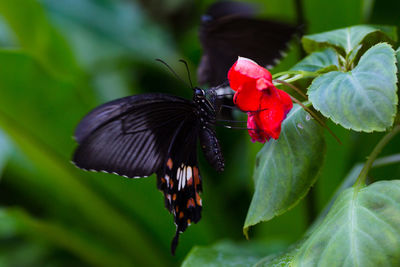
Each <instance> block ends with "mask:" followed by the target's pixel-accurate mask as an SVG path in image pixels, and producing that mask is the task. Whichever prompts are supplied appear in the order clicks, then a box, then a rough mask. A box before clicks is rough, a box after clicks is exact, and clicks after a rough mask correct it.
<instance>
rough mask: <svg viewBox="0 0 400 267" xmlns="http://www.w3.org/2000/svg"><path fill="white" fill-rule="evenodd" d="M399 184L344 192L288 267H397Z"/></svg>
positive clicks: (378, 184) (399, 252)
mask: <svg viewBox="0 0 400 267" xmlns="http://www.w3.org/2000/svg"><path fill="white" fill-rule="evenodd" d="M399 218H400V181H398V180H393V181H381V182H376V183H374V184H372V185H370V186H367V187H365V188H363V189H361V190H360V191H359V192H355V189H354V188H351V189H347V190H346V191H344V192H343V193H342V194H341V195H340V196H339V198H338V199H337V200H336V201H335V204H334V205H333V207H332V209H331V210H330V211H329V213H328V215H327V217H326V218H325V219H324V221H323V222H322V224H321V225H320V226H318V227H317V228H316V229H315V231H314V232H313V233H312V234H311V236H310V237H309V238H308V239H307V240H306V241H305V242H304V243H303V244H302V245H301V247H300V249H299V251H298V252H297V253H296V255H295V257H294V259H293V262H292V266H399V264H400V220H399Z"/></svg>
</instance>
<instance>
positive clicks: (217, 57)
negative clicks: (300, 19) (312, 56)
mask: <svg viewBox="0 0 400 267" xmlns="http://www.w3.org/2000/svg"><path fill="white" fill-rule="evenodd" d="M254 13H255V12H254V8H253V6H251V5H249V4H245V3H239V2H230V1H222V2H217V3H215V4H214V5H212V6H211V7H210V8H209V9H208V11H207V13H206V15H204V16H202V23H201V27H200V42H201V44H202V47H203V56H202V58H201V62H200V66H199V68H198V72H197V76H198V81H199V83H200V84H203V85H204V84H208V85H209V86H217V85H219V84H222V83H223V82H225V81H226V79H227V78H226V77H227V73H228V70H229V68H230V67H231V66H232V65H233V63H234V62H235V61H236V60H237V58H238V56H241V57H247V58H251V59H252V60H254V61H256V62H257V63H258V64H260V65H262V66H268V65H270V67H271V66H273V65H275V64H276V63H277V62H278V60H279V59H280V58H281V57H282V56H283V52H282V50H284V49H285V48H286V46H287V44H288V42H289V41H290V39H291V38H292V37H293V36H294V34H295V33H297V32H298V31H299V29H298V27H294V26H291V25H288V24H284V23H278V22H273V21H269V20H264V19H255V18H253V15H254Z"/></svg>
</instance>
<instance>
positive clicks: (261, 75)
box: [228, 57, 293, 143]
mask: <svg viewBox="0 0 400 267" xmlns="http://www.w3.org/2000/svg"><path fill="white" fill-rule="evenodd" d="M228 80H229V83H230V87H231V88H232V89H233V90H235V91H236V93H235V95H234V98H233V102H234V103H235V105H236V106H237V107H238V108H239V109H240V110H242V111H243V112H247V115H248V119H247V127H248V128H249V134H250V137H251V138H252V141H253V142H255V141H258V142H261V143H265V141H268V140H269V139H270V138H274V139H278V137H279V134H280V132H281V124H282V121H283V120H284V119H285V118H286V115H287V114H288V113H289V111H290V110H291V109H292V107H293V103H292V101H291V99H290V96H289V95H288V94H287V93H286V92H284V91H282V90H279V89H277V88H276V87H275V86H274V85H273V83H272V76H271V73H270V72H269V71H268V70H266V69H265V68H263V67H261V66H259V65H258V64H257V63H255V62H254V61H252V60H250V59H248V58H243V57H239V59H238V60H237V61H236V62H235V64H233V66H232V67H231V69H230V70H229V72H228Z"/></svg>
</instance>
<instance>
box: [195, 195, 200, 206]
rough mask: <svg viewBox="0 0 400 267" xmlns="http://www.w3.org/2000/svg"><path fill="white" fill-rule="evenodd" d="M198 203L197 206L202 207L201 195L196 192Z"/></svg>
mask: <svg viewBox="0 0 400 267" xmlns="http://www.w3.org/2000/svg"><path fill="white" fill-rule="evenodd" d="M196 203H197V205H199V206H201V197H200V195H199V193H197V192H196Z"/></svg>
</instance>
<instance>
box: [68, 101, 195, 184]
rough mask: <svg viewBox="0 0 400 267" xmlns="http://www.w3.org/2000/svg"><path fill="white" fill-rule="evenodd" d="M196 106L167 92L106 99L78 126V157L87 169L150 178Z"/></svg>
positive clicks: (75, 156) (161, 163) (79, 165)
mask: <svg viewBox="0 0 400 267" xmlns="http://www.w3.org/2000/svg"><path fill="white" fill-rule="evenodd" d="M193 108H194V107H193V104H192V103H191V102H190V101H188V100H185V99H182V98H178V97H173V96H168V95H164V94H145V95H138V96H131V97H127V98H122V99H119V100H115V101H112V102H109V103H106V104H104V105H102V106H100V107H98V108H96V109H94V110H93V111H92V112H90V113H89V114H88V115H87V116H86V117H85V118H84V119H83V120H82V121H81V122H80V124H79V125H78V127H77V130H76V139H77V141H78V142H79V144H80V145H79V146H78V148H77V149H76V151H75V154H74V158H73V161H74V163H75V164H76V165H77V166H78V167H80V168H83V169H88V170H95V171H105V172H111V173H117V174H119V175H123V176H127V177H144V176H149V175H151V174H152V173H154V172H156V171H157V170H159V169H160V168H161V167H162V166H163V164H164V161H165V158H166V156H167V154H168V149H169V147H170V143H171V141H172V139H173V137H174V134H175V132H176V131H177V127H178V126H179V125H180V124H181V123H182V121H184V120H186V117H188V114H191V113H193Z"/></svg>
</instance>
